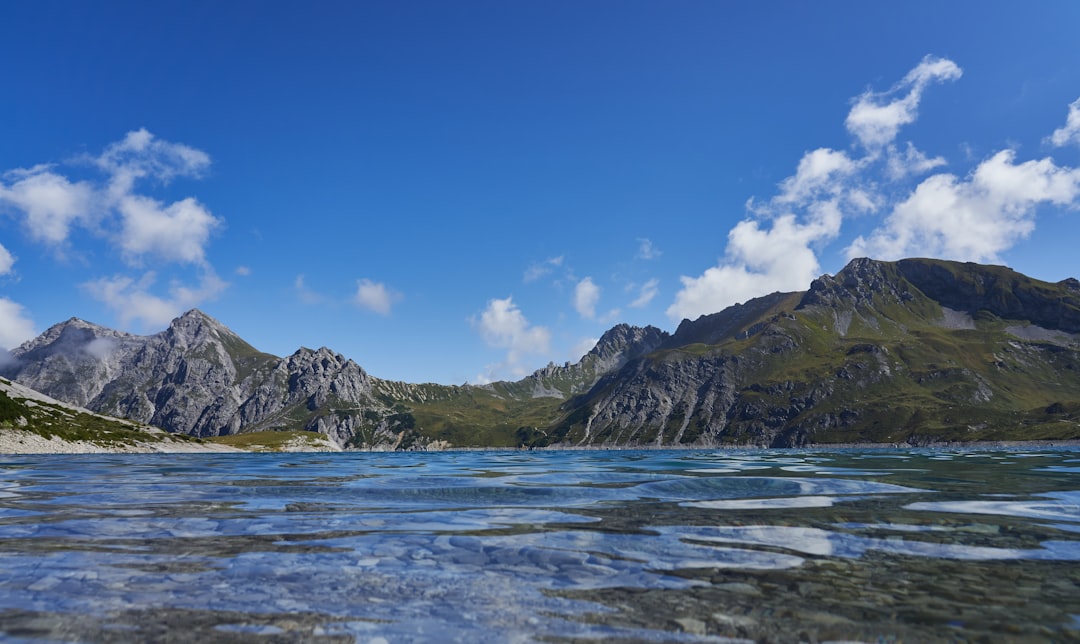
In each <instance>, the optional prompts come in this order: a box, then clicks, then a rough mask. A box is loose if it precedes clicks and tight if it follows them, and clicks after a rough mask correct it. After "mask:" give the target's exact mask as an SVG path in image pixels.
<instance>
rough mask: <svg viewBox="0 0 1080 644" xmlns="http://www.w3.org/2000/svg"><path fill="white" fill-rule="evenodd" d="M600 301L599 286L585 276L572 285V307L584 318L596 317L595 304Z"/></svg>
mask: <svg viewBox="0 0 1080 644" xmlns="http://www.w3.org/2000/svg"><path fill="white" fill-rule="evenodd" d="M599 301H600V287H599V286H597V285H596V284H595V283H593V281H592V278H591V277H586V278H585V279H583V280H581V281H580V282H578V283H577V286H575V287H574V308H575V309H577V312H578V315H580V316H581V317H583V318H585V319H586V320H594V319H596V304H597V302H599Z"/></svg>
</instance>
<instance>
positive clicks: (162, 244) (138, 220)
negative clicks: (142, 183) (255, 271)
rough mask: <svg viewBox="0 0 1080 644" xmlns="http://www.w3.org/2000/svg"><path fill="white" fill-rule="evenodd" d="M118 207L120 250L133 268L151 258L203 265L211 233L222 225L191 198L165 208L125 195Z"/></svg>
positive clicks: (134, 196)
mask: <svg viewBox="0 0 1080 644" xmlns="http://www.w3.org/2000/svg"><path fill="white" fill-rule="evenodd" d="M116 207H117V210H118V211H119V213H120V216H121V218H122V225H121V230H120V234H119V242H120V248H121V249H122V252H123V255H124V257H125V258H126V259H127V260H128V261H129V263H133V264H138V263H140V262H141V258H142V257H143V256H144V255H150V256H152V257H153V259H154V260H155V261H162V260H164V261H168V262H178V263H188V264H197V265H201V264H203V263H204V262H205V261H206V259H205V256H204V248H205V246H206V243H207V241H208V240H209V239H210V233H211V232H212V231H213V230H214V228H216V227H217V226H219V225H220V223H221V222H220V221H219V220H218V219H217V218H215V217H214V216H213V215H211V214H210V212H209V211H208V210H206V208H204V207H203V206H202V205H201V204H200V203H199V202H197V201H195V200H194V199H192V198H190V197H189V198H187V199H184V200H182V201H177V202H175V203H172V204H170V205H168V206H164V205H163V204H162V203H161V202H159V201H157V200H156V199H151V198H149V197H144V196H140V195H124V196H123V197H121V198H120V199H119V200H118V202H117V204H116Z"/></svg>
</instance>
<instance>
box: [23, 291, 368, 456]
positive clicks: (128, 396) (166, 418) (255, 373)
mask: <svg viewBox="0 0 1080 644" xmlns="http://www.w3.org/2000/svg"><path fill="white" fill-rule="evenodd" d="M12 355H13V357H14V361H13V362H12V363H10V364H8V365H6V366H5V367H4V369H3V372H4V375H5V376H7V377H9V378H12V379H16V380H18V381H19V382H21V383H23V384H25V385H27V386H29V387H32V388H34V389H37V390H39V391H42V392H43V393H46V394H48V395H50V396H53V397H55V398H58V399H60V400H64V401H66V402H70V403H72V404H76V405H80V406H83V407H86V408H88V409H91V410H94V411H97V412H100V413H105V414H110V415H114V416H119V417H124V418H130V419H133V420H137V421H139V422H144V423H149V424H152V425H157V426H159V427H162V428H164V429H166V430H168V431H170V432H179V433H183V434H191V435H194V436H217V435H222V434H232V433H236V432H239V431H241V430H248V429H252V428H258V429H298V428H303V429H310V430H318V431H321V432H322V433H324V434H327V435H329V436H331V437H333V438H334V439H335V440H337V441H338V442H339V444H344V443H345V442H347V441H348V440H349V439H351V438H352V436H353V433H352V428H354V427H355V426H356V425H357V423H356V419H355V418H352V416H356V415H358V414H362V413H363V412H364V411H365V410H367V411H374V412H375V414H376V416H378V415H380V414H382V413H383V412H384V411H385V410H384V405H382V404H381V403H378V402H377V401H376V400H375V399H374V398H373V397H372V395H371V379H370V377H369V376H368V375H367V373H365V372H364V370H363V369H361V368H360V367H359V366H358V365H357V364H356V363H355V362H352V361H351V360H345V359H344V358H343V357H342V356H340V355H338V354H334V353H333V352H331V351H329V350H328V349H325V348H323V349H319V350H318V351H312V350H310V349H301V350H299V351H297V352H296V353H294V354H293V355H291V356H289V357H288V358H284V359H279V358H277V357H275V356H272V355H269V354H264V353H260V352H258V351H256V350H255V349H254V348H252V347H251V346H250V345H249V344H247V343H246V342H244V341H243V340H242V339H240V337H239V336H237V335H236V334H235V333H233V332H232V331H230V330H229V329H228V328H226V327H225V326H223V325H222V324H221V323H219V322H217V321H216V320H214V319H213V318H211V317H209V316H207V315H206V314H204V313H202V312H201V311H197V310H195V311H190V312H188V313H185V314H184V315H183V316H181V317H179V318H177V319H175V320H173V322H172V323H171V324H170V325H169V328H168V329H166V330H165V331H163V332H161V333H158V334H156V335H151V336H135V335H131V334H127V333H121V332H118V331H113V330H111V329H106V328H104V327H100V326H97V325H94V324H90V323H88V322H85V321H83V320H78V319H71V320H68V321H67V322H63V323H61V324H57V325H56V326H53V327H52V328H50V329H49V330H48V331H46V332H45V333H43V334H42V335H41V336H39V337H38V338H35V339H34V340H32V341H30V342H28V343H26V344H24V345H23V346H21V347H19V348H18V349H16V350H15V351H13V352H12ZM369 417H370V414H369Z"/></svg>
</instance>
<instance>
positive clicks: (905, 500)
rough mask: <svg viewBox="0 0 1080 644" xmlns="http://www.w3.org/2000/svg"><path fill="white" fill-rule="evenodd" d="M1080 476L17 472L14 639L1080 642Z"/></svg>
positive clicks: (7, 580) (689, 470) (1033, 459)
mask: <svg viewBox="0 0 1080 644" xmlns="http://www.w3.org/2000/svg"><path fill="white" fill-rule="evenodd" d="M1077 462H1080V459H1078V454H1077V453H1076V452H1075V451H1069V450H1060V449H1058V450H1030V449H1027V450H1023V451H1020V450H1017V451H1002V450H998V451H972V450H964V451H933V450H911V451H900V450H895V451H885V450H863V451H859V450H837V451H806V452H766V451H744V452H718V451H696V452H689V451H686V452H681V451H646V452H626V451H616V452H455V453H444V454H341V455H334V456H327V455H322V454H319V455H304V454H299V455H168V456H149V455H137V456H136V455H123V456H121V455H115V456H109V455H106V456H101V455H92V456H91V455H88V456H78V457H72V456H51V457H31V456H0V637H3V638H5V639H8V640H16V641H18V640H23V641H41V640H60V641H68V640H70V641H76V640H77V641H91V642H93V641H154V640H159V641H160V640H168V641H205V640H207V639H227V640H244V639H252V640H253V641H254V640H257V641H261V642H264V641H271V642H272V641H298V640H299V641H377V640H378V639H379V638H383V639H385V640H387V641H394V640H403V639H404V640H409V641H439V642H442V641H454V640H457V641H535V640H545V641H549V640H556V641H558V640H564V639H565V640H570V639H579V638H584V639H590V638H591V639H599V638H615V639H623V640H632V641H649V640H656V641H681V640H685V641H712V640H719V641H724V640H726V639H729V638H734V639H749V640H759V641H762V640H764V641H769V640H775V641H784V640H789V639H793V638H794V639H798V638H802V639H807V640H813V641H824V640H862V641H896V640H949V639H978V638H980V637H988V638H991V639H995V638H999V637H1001V636H1002V634H1010V635H1012V636H1015V637H1017V638H1020V639H1025V638H1028V639H1070V638H1080V631H1078V630H1077V629H1078V628H1080V627H1078V625H1077V624H1078V620H1077V617H1076V616H1077V615H1080V592H1078V590H1080V565H1078V562H1080V537H1078V536H1077V535H1078V534H1080V478H1078V476H1077V468H1076V467H1075V465H1074V464H1075V463H1077Z"/></svg>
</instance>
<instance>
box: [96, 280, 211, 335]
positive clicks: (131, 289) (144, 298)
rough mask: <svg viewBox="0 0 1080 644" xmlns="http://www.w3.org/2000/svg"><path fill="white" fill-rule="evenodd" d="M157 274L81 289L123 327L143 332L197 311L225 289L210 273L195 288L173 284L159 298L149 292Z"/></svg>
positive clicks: (100, 281)
mask: <svg viewBox="0 0 1080 644" xmlns="http://www.w3.org/2000/svg"><path fill="white" fill-rule="evenodd" d="M156 281H157V274H156V273H154V272H153V271H150V272H147V273H145V274H143V276H142V277H141V278H140V279H139V280H135V279H133V278H131V277H128V276H126V275H116V276H114V277H102V278H99V279H96V280H92V281H89V282H85V283H83V284H82V285H81V286H82V288H83V290H85V291H86V292H87V293H88V294H89V295H90V296H91V297H93V298H94V299H96V300H98V301H100V302H102V303H104V304H105V305H106V306H107V307H108V308H109V309H110V310H111V311H112V312H113V314H114V315H116V316H117V318H118V319H119V320H120V322H121V323H122V324H123V325H124V326H128V325H130V324H131V323H133V322H136V321H137V322H140V323H141V324H142V326H143V327H145V328H156V327H160V326H162V325H165V324H168V323H169V322H170V321H171V320H172V319H173V318H175V317H177V316H178V315H180V314H181V313H183V312H185V311H187V310H189V309H192V308H196V307H198V306H199V305H200V304H202V303H203V302H206V301H208V300H212V299H214V298H216V297H217V296H219V295H220V294H221V293H222V292H223V291H224V290H225V288H227V287H228V284H227V283H226V282H223V281H222V280H221V279H220V278H218V276H217V275H215V274H214V273H213V272H212V271H209V270H208V271H205V272H204V273H203V275H202V276H201V278H200V280H199V283H198V284H197V285H196V286H187V285H185V284H183V283H181V282H178V281H173V282H172V283H171V284H170V285H169V289H168V291H169V296H168V297H160V296H158V295H154V294H153V293H151V292H150V289H151V287H152V286H153V285H154V282H156Z"/></svg>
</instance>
